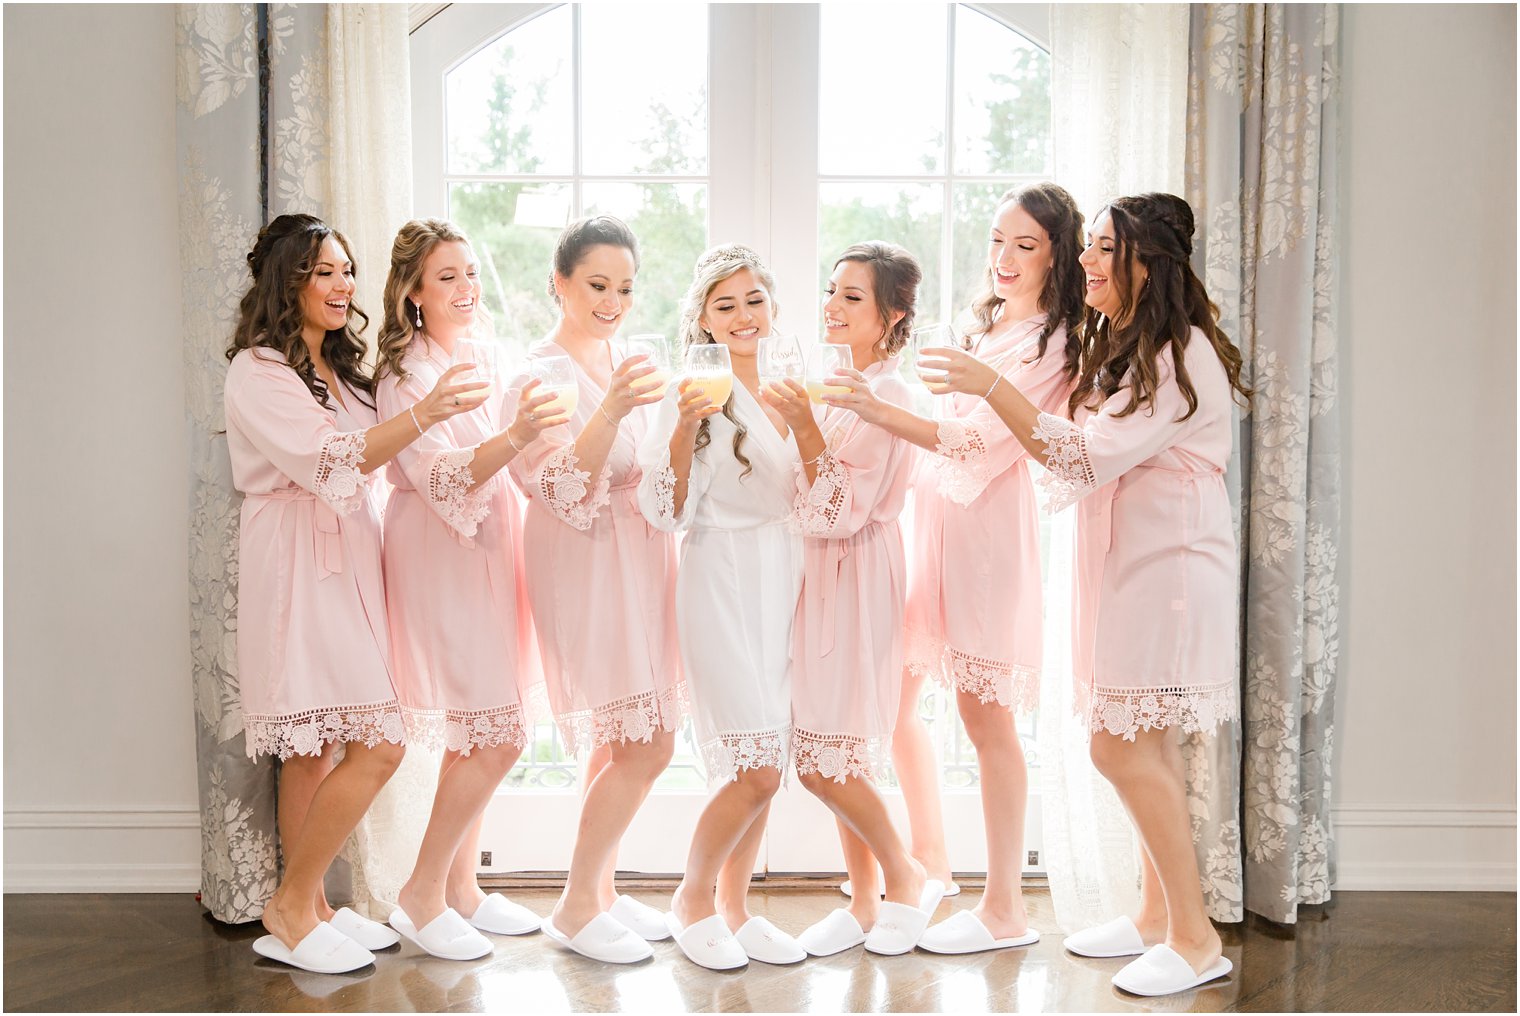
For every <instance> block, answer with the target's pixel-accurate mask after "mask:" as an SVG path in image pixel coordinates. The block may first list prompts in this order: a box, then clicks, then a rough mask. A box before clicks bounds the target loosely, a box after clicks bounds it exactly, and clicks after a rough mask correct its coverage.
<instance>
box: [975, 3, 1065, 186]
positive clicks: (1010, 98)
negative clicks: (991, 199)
mask: <svg viewBox="0 0 1520 1016" xmlns="http://www.w3.org/2000/svg"><path fill="white" fill-rule="evenodd" d="M955 17H956V22H955V171H956V172H957V173H966V174H975V175H977V176H994V175H1001V174H1004V173H1033V174H1047V173H1049V172H1050V56H1049V55H1048V54H1047V53H1046V52H1045V51H1044V50H1042V49H1040V47H1038V46H1036V45H1035V44H1034V43H1032V42H1030V41H1029V40H1028V39H1026V38H1024V37H1023V36H1022V35H1020V34H1019V33H1017V32H1015V31H1014V30H1013V29H1011V28H1008V27H1006V26H1005V25H1003V24H1002V23H1001V22H998V21H995V20H994V19H992V18H989V17H987V15H985V14H982V13H980V12H978V11H975V10H972V9H971V8H970V7H966V6H964V5H961V6H959V7H957V8H956V12H955Z"/></svg>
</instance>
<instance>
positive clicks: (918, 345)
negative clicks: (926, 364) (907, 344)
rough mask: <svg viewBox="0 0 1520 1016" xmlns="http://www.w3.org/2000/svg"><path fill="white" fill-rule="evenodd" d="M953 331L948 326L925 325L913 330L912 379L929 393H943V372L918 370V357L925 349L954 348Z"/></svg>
mask: <svg viewBox="0 0 1520 1016" xmlns="http://www.w3.org/2000/svg"><path fill="white" fill-rule="evenodd" d="M956 345H957V343H956V341H955V329H953V328H951V327H950V326H949V325H926V326H925V327H923V328H915V329H913V337H912V343H911V347H912V350H913V377H914V378H915V379H916V380H918V381H919V382H921V383H922V384H923V385H924V387H926V388H928V389H929V391H931V392H936V393H937V390H938V391H943V390H944V389H943V385H944V380H945V373H944V371H939V370H930V371H924V370H920V369H919V366H918V359H919V356H920V355H921V354H922V352H923V351H924V350H925V349H930V348H934V347H939V346H950V347H952V348H953V347H955V346H956Z"/></svg>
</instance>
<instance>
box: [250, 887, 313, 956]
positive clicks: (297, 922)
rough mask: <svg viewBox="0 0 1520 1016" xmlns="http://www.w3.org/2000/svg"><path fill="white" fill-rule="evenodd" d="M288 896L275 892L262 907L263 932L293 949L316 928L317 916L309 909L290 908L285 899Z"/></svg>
mask: <svg viewBox="0 0 1520 1016" xmlns="http://www.w3.org/2000/svg"><path fill="white" fill-rule="evenodd" d="M287 895H288V894H286V893H284V892H276V893H275V894H274V897H273V898H272V899H271V900H270V901H269V903H268V904H267V905H266V906H265V907H264V917H263V922H264V930H265V931H267V932H269V933H270V934H271V935H273V936H274V937H275V938H277V939H279V940H280V941H281V942H284V943H285V947H286V948H287V949H294V948H295V947H296V946H298V945H300V944H301V940H302V939H304V938H305V937H306V936H307V935H310V934H311V932H312V929H313V928H315V927H316V926H317V923H318V922H317V915H316V912H315V911H314V910H312V909H311V907H309V906H308V907H291V906H289V905H288V903H289V901H288V900H287V899H286V898H285V897H286V896H287Z"/></svg>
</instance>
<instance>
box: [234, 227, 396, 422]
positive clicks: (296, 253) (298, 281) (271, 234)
mask: <svg viewBox="0 0 1520 1016" xmlns="http://www.w3.org/2000/svg"><path fill="white" fill-rule="evenodd" d="M329 236H330V237H332V238H334V239H335V240H337V241H338V245H339V246H340V247H342V248H343V253H344V255H345V256H347V258H348V260H349V263H350V264H351V265H352V264H353V260H354V252H353V250H352V249H351V248H350V247H349V245H348V240H347V239H346V238H345V237H344V236H343V234H342V233H340V232H338V231H337V230H336V229H333V228H332V227H331V226H329V225H327V224H326V223H325V222H323V221H322V220H321V219H319V218H317V217H316V216H315V215H300V214H295V215H281V216H278V217H276V218H275V220H274V221H273V222H271V223H269V225H267V226H265V227H264V228H263V229H261V230H259V235H258V238H257V239H256V240H255V241H254V243H253V249H252V250H251V251H249V252H248V271H249V272H250V273H252V275H253V285H252V286H250V287H249V288H248V292H246V293H244V294H243V300H242V302H241V303H240V304H239V305H238V323H237V327H236V328H234V329H233V332H232V343H231V345H229V346H228V347H227V359H228V360H231V359H232V358H233V357H235V356H237V354H238V351H239V350H243V349H254V348H256V347H261V346H262V347H265V348H268V349H274V350H278V351H279V352H280V353H282V354H284V356H285V362H286V363H287V364H289V365H290V369H291V370H293V371H295V372H296V375H297V376H298V377H300V379H301V380H302V381H303V382H305V384H306V387H307V389H308V390H309V391H310V392H311V395H312V398H314V399H316V400H317V402H319V403H320V404H321V405H322V406H323V407H324V408H327V409H331V408H333V407H332V403H330V402H329V401H328V395H329V392H328V390H327V383H326V382H325V381H323V380H322V379H321V378H320V377H318V376H317V368H316V365H315V364H313V363H312V360H311V351H310V350H309V349H308V348H307V346H306V340H305V339H304V338H302V336H301V329H302V327H303V326H304V324H305V321H306V319H305V317H304V315H303V314H302V313H301V290H302V289H304V288H305V287H306V284H307V282H309V281H310V279H311V274H312V272H313V271H315V270H316V266H317V259H318V255H319V254H320V253H321V250H322V243H323V241H325V240H326V239H327V238H328V237H329ZM355 268H356V269H357V266H355ZM348 313H349V321H352V320H353V318H354V317H355V316H357V317H359V318H360V319H361V324H360V325H359V327H358V328H354V327H352V326H351V325H350V324H349V323H348V321H345V322H344V324H343V327H342V328H338V329H334V330H332V331H329V332H328V333H327V334H326V336H324V337H323V339H322V359H323V360H325V361H326V362H327V366H328V367H329V368H331V369H332V372H333V374H334V375H336V376H337V377H339V378H341V379H342V380H343V381H344V382H345V383H347V385H348V386H349V387H350V388H352V389H353V390H354V391H356V392H362V393H363V394H364V395H368V396H369V397H370V398H371V399H373V398H374V395H375V382H374V379H373V378H372V377H371V376H370V375H369V373H368V372H367V371H366V370H365V369H364V351H365V350H364V340H363V339H361V338H359V333H360V332H362V331H364V329H365V327H366V326H368V325H369V315H368V314H365V313H364V311H362V310H360V309H359V305H358V304H356V303H354V301H353V298H352V297H350V298H349V301H348ZM255 355H257V354H255ZM361 401H362V399H361ZM365 405H367V406H370V408H374V403H373V402H365Z"/></svg>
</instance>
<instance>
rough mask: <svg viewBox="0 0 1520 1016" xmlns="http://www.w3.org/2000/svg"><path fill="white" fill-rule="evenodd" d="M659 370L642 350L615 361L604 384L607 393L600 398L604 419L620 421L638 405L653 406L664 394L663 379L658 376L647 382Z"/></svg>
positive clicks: (614, 421)
mask: <svg viewBox="0 0 1520 1016" xmlns="http://www.w3.org/2000/svg"><path fill="white" fill-rule="evenodd" d="M659 373H660V368H659V366H658V365H657V364H653V363H650V362H649V358H648V355H647V354H644V353H635V354H634V355H633V356H630V357H628V359H626V360H624V361H623V362H622V363H620V364H618V366H617V370H615V371H613V372H612V383H611V384H609V385H608V386H607V397H606V398H604V399H602V412H603V413H605V414H607V419H609V420H611V421H612V422H613V423H622V422H623V418H624V417H626V416H627V415H628V414H629V413H631V412H633V411H634V410H635V409H637V408H638V407H639V406H652V405H654V404H655V403H656V402H659V401H660V400H661V399H662V398H664V397H665V384H666V382H665V381H664V380H658V383H656V384H653V385H651V384H650V381H653V380H657V379H656V378H654V376H653V375H656V374H659Z"/></svg>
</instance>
